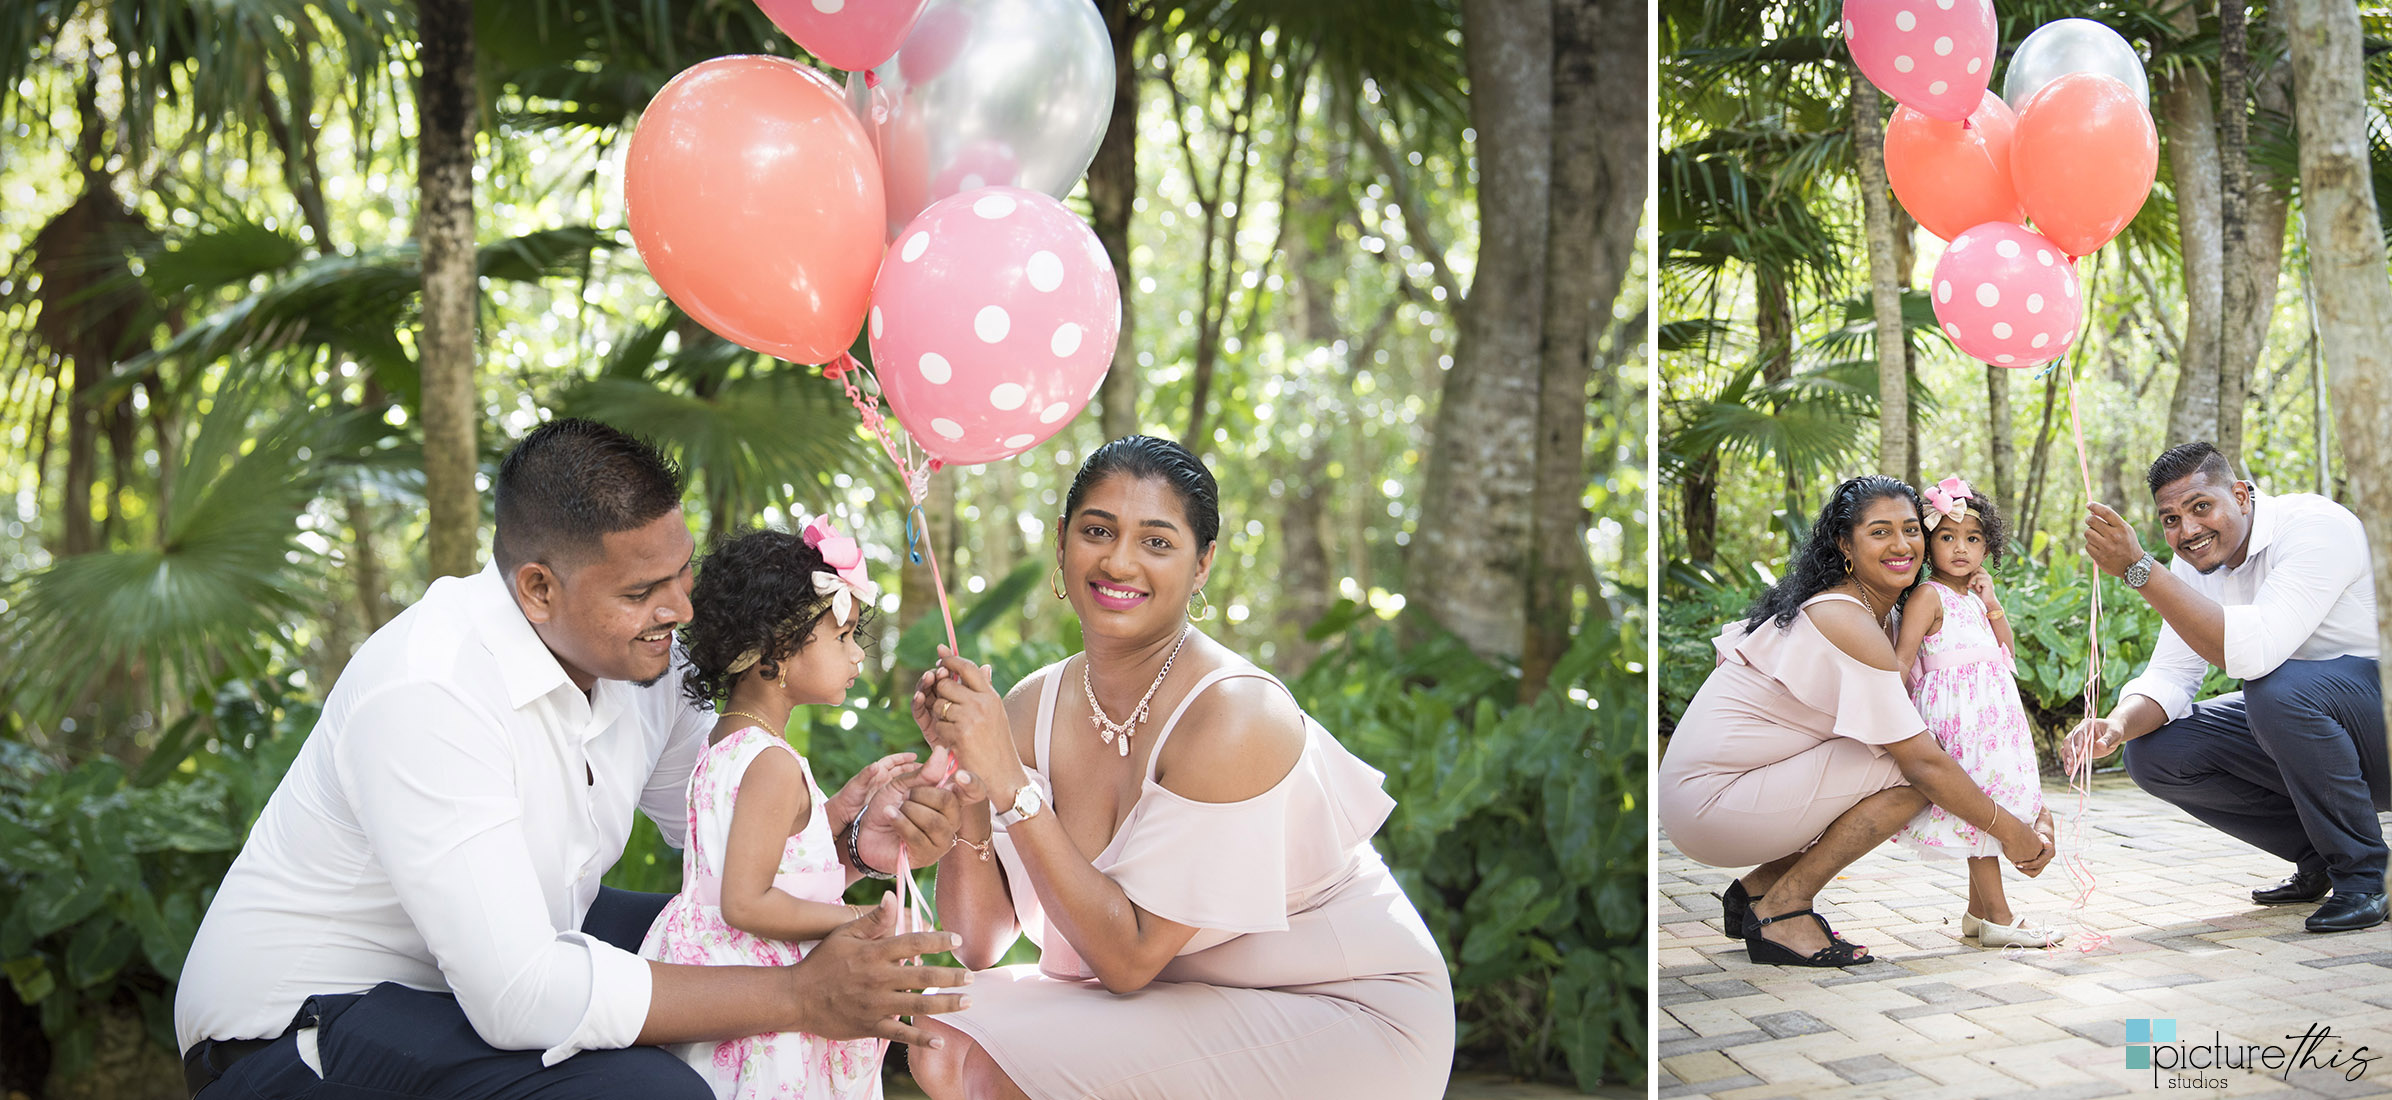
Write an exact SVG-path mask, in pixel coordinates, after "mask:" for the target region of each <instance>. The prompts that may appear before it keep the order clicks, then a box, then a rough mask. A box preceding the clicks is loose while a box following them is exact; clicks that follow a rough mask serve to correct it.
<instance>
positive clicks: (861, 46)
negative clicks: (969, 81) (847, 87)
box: [756, 0, 926, 72]
mask: <svg viewBox="0 0 2392 1100" xmlns="http://www.w3.org/2000/svg"><path fill="white" fill-rule="evenodd" d="M925 2H926V0H853V2H852V3H851V2H850V0H756V6H757V7H759V8H762V9H764V14H765V16H766V17H767V18H769V19H771V20H772V25H773V26H776V27H779V28H781V33H782V34H785V35H788V36H789V38H790V40H791V41H793V42H796V43H797V44H798V45H800V46H804V47H805V48H806V52H807V53H810V54H813V55H814V56H816V57H819V58H821V59H822V63H823V64H825V65H829V66H831V67H833V68H837V69H846V70H848V71H850V72H853V71H855V70H858V69H869V68H871V67H873V66H874V65H878V64H880V63H881V62H883V61H887V60H888V59H889V58H890V57H891V56H893V55H895V54H896V52H897V47H899V46H902V45H904V44H905V36H906V35H907V34H909V33H911V32H912V31H913V29H914V21H915V20H916V19H919V18H921V17H922V5H923V3H925Z"/></svg>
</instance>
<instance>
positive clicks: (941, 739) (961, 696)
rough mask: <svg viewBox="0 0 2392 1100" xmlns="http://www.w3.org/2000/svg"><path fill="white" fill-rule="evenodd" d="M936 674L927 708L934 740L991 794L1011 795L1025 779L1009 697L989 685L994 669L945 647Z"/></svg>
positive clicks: (942, 648) (941, 648)
mask: <svg viewBox="0 0 2392 1100" xmlns="http://www.w3.org/2000/svg"><path fill="white" fill-rule="evenodd" d="M934 671H935V672H937V673H938V680H937V683H936V684H935V685H934V686H933V688H932V690H931V692H930V697H929V699H928V700H927V703H926V704H925V707H924V710H925V712H926V713H927V714H928V716H929V719H930V728H931V730H932V731H933V733H932V736H931V740H932V742H933V743H936V744H939V745H944V746H946V747H947V748H949V749H951V750H953V751H954V753H955V755H956V758H957V759H958V761H959V762H960V764H961V767H962V769H963V770H964V771H967V772H970V773H972V775H973V776H974V777H975V778H977V779H978V780H979V781H980V783H982V784H984V785H985V788H984V789H985V790H986V792H987V793H989V794H995V795H1000V796H1001V795H1005V794H1008V793H1010V792H1011V791H1012V790H1013V789H1014V788H1016V787H1018V786H1020V785H1021V783H1022V782H1023V780H1024V779H1025V778H1026V777H1025V776H1023V774H1022V770H1021V756H1020V754H1019V753H1018V752H1016V751H1015V749H1014V746H1013V723H1012V721H1011V720H1010V719H1008V718H1007V717H1006V715H1005V698H1004V696H1001V695H999V694H997V689H996V687H995V685H993V684H991V683H990V682H989V670H988V669H987V668H986V667H984V666H981V665H976V664H973V663H972V662H970V661H967V660H964V659H963V658H961V657H958V656H956V655H955V654H953V653H951V652H948V650H947V647H945V646H940V647H939V667H938V668H937V669H936V670H934Z"/></svg>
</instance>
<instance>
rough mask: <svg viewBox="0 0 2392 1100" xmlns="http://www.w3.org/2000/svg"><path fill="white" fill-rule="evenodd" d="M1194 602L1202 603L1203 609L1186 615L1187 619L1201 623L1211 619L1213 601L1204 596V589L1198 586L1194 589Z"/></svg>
mask: <svg viewBox="0 0 2392 1100" xmlns="http://www.w3.org/2000/svg"><path fill="white" fill-rule="evenodd" d="M1196 602H1197V603H1199V604H1201V605H1203V609H1202V610H1200V611H1198V612H1197V613H1196V614H1193V615H1190V616H1188V621H1189V622H1195V623H1201V622H1205V621H1207V620H1209V619H1211V618H1212V617H1213V601H1211V600H1209V599H1207V598H1205V595H1204V589H1201V588H1199V589H1197V590H1196Z"/></svg>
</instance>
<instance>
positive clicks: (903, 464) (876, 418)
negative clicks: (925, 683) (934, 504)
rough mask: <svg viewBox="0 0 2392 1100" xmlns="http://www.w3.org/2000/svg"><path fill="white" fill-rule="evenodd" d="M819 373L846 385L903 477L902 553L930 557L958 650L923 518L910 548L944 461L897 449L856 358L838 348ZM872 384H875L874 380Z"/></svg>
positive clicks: (950, 641) (944, 618)
mask: <svg viewBox="0 0 2392 1100" xmlns="http://www.w3.org/2000/svg"><path fill="white" fill-rule="evenodd" d="M822 373H823V374H824V375H826V376H828V377H830V378H832V379H834V380H836V381H837V382H838V383H839V385H841V386H843V387H845V388H846V390H847V403H848V404H850V405H854V406H855V411H856V415H858V416H860V417H862V418H863V420H864V429H865V430H866V431H869V432H871V433H872V437H873V438H874V439H876V440H879V441H880V449H881V453H883V454H886V455H888V456H889V464H890V465H892V466H895V467H897V476H898V477H900V478H903V479H904V481H905V492H906V495H907V496H908V497H910V498H911V499H912V502H913V507H912V509H911V510H909V511H908V512H907V514H906V521H905V542H906V555H907V557H908V558H910V559H912V560H915V561H919V560H921V559H923V558H928V559H929V560H930V584H931V591H933V592H936V593H937V594H938V598H939V620H940V621H941V622H942V623H944V624H946V627H947V650H948V652H951V653H952V652H957V651H960V650H961V649H962V648H963V647H962V646H961V645H958V644H957V643H956V641H955V613H954V610H953V609H951V608H950V607H948V606H947V583H946V580H945V578H943V577H941V576H940V575H939V556H938V550H937V548H936V547H934V546H932V545H931V542H930V523H929V521H928V519H927V518H925V519H924V521H923V523H922V527H921V535H920V542H921V547H922V550H921V551H916V550H915V549H914V544H915V529H914V521H913V517H914V516H916V515H922V514H923V513H922V501H923V499H924V498H926V497H928V496H929V495H930V475H931V474H933V473H935V472H937V471H938V469H939V467H940V466H943V465H945V463H942V462H940V461H939V460H938V459H935V458H934V459H931V460H930V461H929V462H927V463H922V462H918V461H916V460H915V459H914V458H913V457H912V453H913V447H912V444H911V443H910V441H909V442H908V443H907V444H906V445H905V447H904V449H903V450H902V451H901V450H900V449H899V445H898V442H897V433H896V432H895V431H892V430H891V429H890V428H889V418H888V417H887V416H886V415H885V414H883V413H882V412H881V411H880V398H879V397H877V396H875V395H873V394H872V393H870V392H867V391H865V390H864V389H862V388H860V387H858V386H857V385H856V384H855V376H856V375H858V374H863V373H868V372H867V370H866V368H865V366H864V364H863V363H861V362H859V361H857V359H856V357H855V356H854V355H853V354H852V353H849V352H840V353H839V357H838V358H837V359H833V360H831V361H830V362H828V363H825V364H823V366H822ZM874 385H875V387H876V388H877V386H878V381H877V380H875V383H874Z"/></svg>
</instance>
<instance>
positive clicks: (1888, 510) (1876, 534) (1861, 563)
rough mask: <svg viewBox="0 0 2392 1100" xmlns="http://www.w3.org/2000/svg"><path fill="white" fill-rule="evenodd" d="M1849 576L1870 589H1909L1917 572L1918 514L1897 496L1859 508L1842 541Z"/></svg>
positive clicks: (1908, 503) (1905, 500)
mask: <svg viewBox="0 0 2392 1100" xmlns="http://www.w3.org/2000/svg"><path fill="white" fill-rule="evenodd" d="M1843 550H1844V556H1845V557H1846V558H1848V559H1850V560H1851V562H1852V573H1853V575H1854V576H1856V577H1859V578H1860V579H1861V580H1862V581H1863V582H1865V583H1867V584H1868V585H1869V586H1870V587H1872V588H1879V589H1887V588H1894V589H1899V588H1908V587H1910V582H1911V581H1912V580H1913V579H1914V578H1916V577H1917V576H1918V571H1919V511H1918V509H1917V508H1914V507H1912V506H1911V503H1910V501H1909V500H1907V499H1905V498H1903V497H1898V496H1886V497H1878V498H1877V499H1875V500H1872V501H1870V502H1869V503H1867V504H1865V505H1863V506H1861V510H1860V515H1859V516H1858V517H1857V518H1856V519H1855V520H1854V521H1853V524H1852V530H1851V531H1850V532H1849V533H1847V534H1846V535H1845V536H1844V538H1843Z"/></svg>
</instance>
